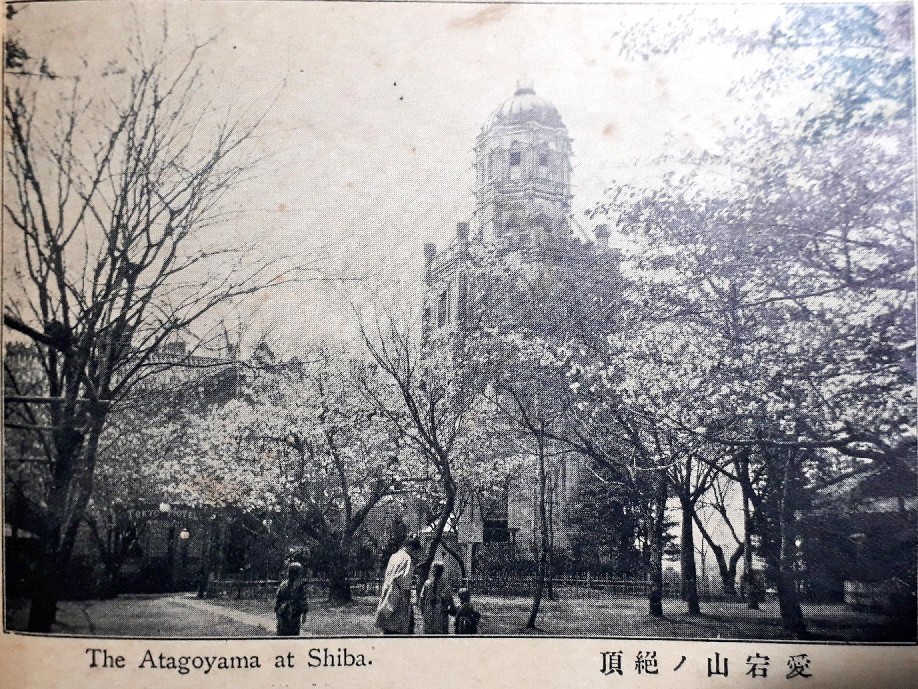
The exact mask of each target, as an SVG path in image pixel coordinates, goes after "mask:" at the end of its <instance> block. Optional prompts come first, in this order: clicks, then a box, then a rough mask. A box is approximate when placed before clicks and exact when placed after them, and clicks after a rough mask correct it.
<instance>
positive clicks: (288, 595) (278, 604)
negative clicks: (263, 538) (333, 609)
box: [274, 562, 309, 636]
mask: <svg viewBox="0 0 918 689" xmlns="http://www.w3.org/2000/svg"><path fill="white" fill-rule="evenodd" d="M308 610H309V604H308V602H307V600H306V581H305V580H304V579H303V565H301V564H300V563H299V562H291V563H290V564H289V565H287V576H286V578H285V579H284V580H283V581H282V582H281V585H280V586H279V587H278V589H277V598H276V599H275V601H274V614H275V615H276V616H277V635H278V636H299V635H300V621H301V620H302V618H303V615H305V614H306V612H307V611H308Z"/></svg>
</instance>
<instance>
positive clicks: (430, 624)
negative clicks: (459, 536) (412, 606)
mask: <svg viewBox="0 0 918 689" xmlns="http://www.w3.org/2000/svg"><path fill="white" fill-rule="evenodd" d="M419 600H420V603H421V618H422V619H423V620H424V633H425V634H449V616H450V615H454V614H456V603H455V602H454V601H453V594H452V593H450V591H449V587H447V586H446V583H445V582H444V581H443V563H442V562H439V561H438V562H434V563H433V566H431V568H430V576H429V577H428V578H427V581H425V582H424V586H423V587H422V588H421V596H420V599H419Z"/></svg>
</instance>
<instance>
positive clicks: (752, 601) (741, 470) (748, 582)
mask: <svg viewBox="0 0 918 689" xmlns="http://www.w3.org/2000/svg"><path fill="white" fill-rule="evenodd" d="M737 474H738V476H739V477H740V488H741V490H742V494H743V584H742V592H743V597H744V598H745V599H746V607H747V608H748V609H749V610H758V609H759V603H760V602H761V601H762V599H763V596H764V587H763V585H762V582H761V581H760V580H759V575H758V573H757V572H756V571H755V570H754V569H753V566H752V562H753V561H752V554H753V553H752V527H753V520H752V505H751V501H752V485H751V483H750V480H749V457H748V453H746V454H743V455H741V458H740V459H738V460H737Z"/></svg>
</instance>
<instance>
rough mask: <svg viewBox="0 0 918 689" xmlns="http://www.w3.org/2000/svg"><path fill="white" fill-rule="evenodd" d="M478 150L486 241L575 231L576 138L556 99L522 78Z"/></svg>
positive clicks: (526, 240)
mask: <svg viewBox="0 0 918 689" xmlns="http://www.w3.org/2000/svg"><path fill="white" fill-rule="evenodd" d="M475 154H476V161H475V173H476V182H475V201H476V204H475V219H476V226H477V230H478V232H479V233H480V236H481V238H482V239H483V240H484V241H485V242H489V243H490V242H497V243H506V244H508V245H511V246H527V245H531V246H544V245H546V244H548V243H550V242H552V241H553V240H555V239H557V238H559V237H561V238H566V237H567V236H569V235H570V227H569V220H568V218H569V216H570V202H571V181H570V180H571V161H570V159H571V139H570V137H569V136H568V133H567V127H565V126H564V123H563V122H562V121H561V115H559V114H558V109H557V108H556V107H555V106H554V104H553V103H551V101H549V100H547V99H545V98H542V97H541V96H539V95H537V94H536V92H535V89H533V87H532V85H530V84H523V83H521V84H520V85H519V86H518V88H517V89H516V91H515V92H514V94H513V96H511V97H510V98H509V99H508V100H506V101H505V102H504V103H503V104H502V105H501V106H500V107H499V108H497V110H495V111H494V112H493V113H492V114H491V116H490V117H489V118H488V121H487V122H486V123H485V125H484V127H482V129H481V132H480V133H479V135H478V139H477V141H476V144H475Z"/></svg>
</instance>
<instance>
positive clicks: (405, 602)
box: [376, 535, 421, 634]
mask: <svg viewBox="0 0 918 689" xmlns="http://www.w3.org/2000/svg"><path fill="white" fill-rule="evenodd" d="M420 553H421V542H420V540H418V537H417V536H413V535H410V536H408V537H407V538H406V539H405V542H404V543H403V544H402V547H401V548H399V549H398V550H397V551H396V552H395V553H394V554H393V555H392V557H390V558H389V564H388V565H386V573H385V576H384V577H383V584H382V590H381V591H380V594H379V605H378V606H377V608H376V626H377V627H378V628H379V629H381V630H382V633H383V634H413V633H414V609H413V607H412V604H411V589H412V587H413V586H414V561H415V560H416V559H417V557H418V556H419V555H420Z"/></svg>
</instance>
